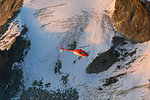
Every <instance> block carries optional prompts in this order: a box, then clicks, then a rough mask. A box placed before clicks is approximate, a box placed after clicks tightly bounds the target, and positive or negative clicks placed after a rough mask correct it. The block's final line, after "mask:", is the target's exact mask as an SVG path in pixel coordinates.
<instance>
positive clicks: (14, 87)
mask: <svg viewBox="0 0 150 100" xmlns="http://www.w3.org/2000/svg"><path fill="white" fill-rule="evenodd" d="M22 3H23V0H0V100H10V99H11V98H12V97H14V96H15V95H16V93H17V92H18V91H19V89H20V86H21V85H22V83H21V79H22V69H19V68H18V66H19V65H17V63H19V62H21V61H23V58H24V56H25V55H26V53H27V50H28V49H29V46H30V41H29V40H28V39H26V38H25V34H26V32H27V31H28V29H27V27H26V26H25V25H21V24H20V23H19V20H17V19H15V18H16V16H17V15H18V13H19V10H18V9H19V8H20V7H21V5H22ZM14 63H16V65H15V64H14Z"/></svg>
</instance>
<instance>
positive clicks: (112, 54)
mask: <svg viewBox="0 0 150 100" xmlns="http://www.w3.org/2000/svg"><path fill="white" fill-rule="evenodd" d="M112 44H113V46H112V47H111V48H110V49H109V50H108V51H106V52H103V53H101V54H100V55H98V56H97V57H96V58H95V59H94V60H93V61H92V63H90V64H89V65H88V67H87V68H86V72H87V73H89V74H91V73H96V74H98V73H99V72H103V71H106V70H107V69H108V68H109V67H111V66H112V65H113V64H114V63H115V62H117V61H118V60H119V59H118V57H119V56H120V53H119V52H118V51H117V50H116V48H117V47H119V46H123V45H125V44H127V41H126V40H125V39H124V38H122V37H118V36H116V37H113V40H112Z"/></svg>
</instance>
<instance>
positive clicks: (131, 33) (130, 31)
mask: <svg viewBox="0 0 150 100" xmlns="http://www.w3.org/2000/svg"><path fill="white" fill-rule="evenodd" d="M112 17H113V21H114V26H115V29H116V31H117V32H118V33H120V34H121V35H123V36H124V37H125V38H126V39H128V40H130V41H131V42H133V43H139V42H145V41H149V40H150V28H149V27H150V12H149V10H148V9H146V8H145V6H144V5H143V4H142V1H139V0H116V3H115V10H114V12H113V16H112Z"/></svg>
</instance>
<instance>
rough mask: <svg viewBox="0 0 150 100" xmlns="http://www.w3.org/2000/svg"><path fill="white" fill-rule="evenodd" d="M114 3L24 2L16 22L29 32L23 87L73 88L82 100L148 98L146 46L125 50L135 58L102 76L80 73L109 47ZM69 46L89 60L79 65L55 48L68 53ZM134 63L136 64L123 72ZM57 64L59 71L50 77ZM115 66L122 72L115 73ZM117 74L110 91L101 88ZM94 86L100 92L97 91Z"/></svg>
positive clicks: (149, 46) (84, 0)
mask: <svg viewBox="0 0 150 100" xmlns="http://www.w3.org/2000/svg"><path fill="white" fill-rule="evenodd" d="M114 3H115V0H105V1H104V0H24V4H23V8H22V9H21V13H20V14H19V17H20V21H21V23H24V24H26V26H27V27H28V36H29V39H30V41H31V49H30V50H29V52H28V54H27V56H26V57H25V59H24V63H23V80H24V85H25V87H26V88H28V87H31V86H32V84H33V82H34V81H35V80H38V81H40V80H42V82H43V84H47V83H50V87H48V88H47V87H44V88H45V89H47V90H56V89H60V90H62V89H66V88H70V87H73V88H77V89H78V93H79V99H81V100H100V99H109V98H110V99H116V100H117V99H121V100H122V99H130V100H131V99H133V98H135V95H137V96H136V97H137V98H136V100H137V99H142V98H149V96H148V93H149V89H148V87H149V80H148V77H149V73H148V71H149V70H148V69H149V68H150V66H149V65H150V64H149V61H150V60H149V57H150V56H149V54H150V52H149V50H150V43H149V42H147V43H144V44H137V45H131V44H127V45H126V46H124V48H126V49H127V50H133V49H135V48H136V50H137V52H136V54H135V55H134V56H133V57H128V58H126V60H125V61H124V62H121V61H120V62H117V63H115V64H114V65H113V66H111V68H109V69H108V70H107V71H105V72H102V73H99V74H87V73H86V71H85V69H86V67H87V66H88V64H90V63H91V62H92V60H93V59H94V58H95V57H96V56H97V55H98V54H99V53H102V52H104V51H106V50H108V49H110V47H111V46H112V43H111V40H112V37H113V36H114V35H115V32H114V30H113V28H112V24H111V14H112V12H113V9H114ZM73 43H76V48H81V47H82V49H83V50H85V51H86V52H88V53H89V56H88V57H82V58H80V59H79V58H78V57H77V56H76V55H74V54H72V53H70V52H62V53H60V52H59V51H60V44H61V45H62V46H63V47H64V48H69V46H68V45H70V44H73ZM133 58H137V59H136V60H135V61H134V62H133V63H130V64H129V65H130V67H129V68H127V66H128V65H127V63H129V62H130V61H131V60H133ZM58 62H59V63H61V68H60V69H59V72H58V73H55V67H56V64H57V63H58ZM119 64H120V65H123V66H124V68H122V69H118V70H116V67H117V65H119ZM121 73H127V74H126V75H123V76H122V78H121V79H120V80H119V81H118V82H117V83H115V84H113V85H110V86H108V87H105V86H102V84H103V81H101V80H105V79H106V78H109V77H112V76H115V75H118V74H121ZM128 73H129V74H128ZM63 77H65V78H66V80H67V82H66V81H63V79H62V78H63ZM98 86H101V87H102V88H103V90H101V91H100V90H98V89H97V87H98ZM141 92H142V93H141Z"/></svg>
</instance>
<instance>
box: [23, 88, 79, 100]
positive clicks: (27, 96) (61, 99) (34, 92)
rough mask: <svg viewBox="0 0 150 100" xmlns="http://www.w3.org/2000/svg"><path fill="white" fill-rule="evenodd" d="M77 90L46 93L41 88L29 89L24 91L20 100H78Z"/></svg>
mask: <svg viewBox="0 0 150 100" xmlns="http://www.w3.org/2000/svg"><path fill="white" fill-rule="evenodd" d="M78 98H79V96H78V92H77V91H76V89H73V88H70V89H68V90H64V91H60V90H57V91H46V90H42V89H40V88H29V89H28V90H26V91H23V93H22V95H21V97H20V100H78Z"/></svg>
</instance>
